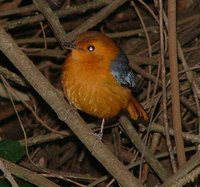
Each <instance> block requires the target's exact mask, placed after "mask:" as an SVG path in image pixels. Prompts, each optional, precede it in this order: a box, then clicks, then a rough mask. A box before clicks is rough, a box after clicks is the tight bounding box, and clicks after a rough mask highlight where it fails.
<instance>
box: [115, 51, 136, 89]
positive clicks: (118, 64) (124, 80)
mask: <svg viewBox="0 0 200 187" xmlns="http://www.w3.org/2000/svg"><path fill="white" fill-rule="evenodd" d="M111 72H112V75H113V76H114V77H115V78H116V79H117V81H118V82H119V83H120V84H123V85H126V86H128V87H134V86H135V75H134V73H133V70H132V69H131V68H130V66H129V65H128V58H127V57H126V55H125V54H124V52H123V51H121V52H120V53H119V55H118V56H117V58H116V59H115V60H114V61H113V62H111Z"/></svg>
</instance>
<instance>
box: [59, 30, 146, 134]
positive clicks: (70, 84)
mask: <svg viewBox="0 0 200 187" xmlns="http://www.w3.org/2000/svg"><path fill="white" fill-rule="evenodd" d="M65 47H66V48H68V49H70V50H71V52H70V54H69V55H68V57H67V58H66V60H65V63H64V65H63V67H62V71H61V84H62V87H63V91H64V95H65V97H66V98H67V99H68V101H69V102H70V103H71V104H72V105H73V106H74V107H75V108H77V109H79V110H81V111H83V112H85V113H87V114H90V115H92V116H94V117H97V118H100V119H102V125H101V126H102V128H101V132H102V131H103V125H104V123H105V120H106V119H110V118H113V117H115V116H117V115H118V114H119V113H120V112H121V111H124V110H126V111H128V113H129V114H130V117H131V118H132V119H133V120H137V119H139V118H141V119H143V120H145V121H148V120H149V116H148V114H147V112H146V111H145V110H144V108H143V107H142V105H141V104H140V103H139V102H138V100H137V99H136V98H135V97H134V96H133V94H132V89H134V87H135V86H136V82H135V74H134V72H133V70H132V69H131V67H130V66H129V60H128V58H127V56H126V54H125V53H124V52H123V50H122V49H121V48H120V47H119V46H118V45H117V44H116V43H115V42H114V41H113V40H112V39H111V38H109V37H108V36H106V35H105V34H103V33H101V32H98V31H87V32H84V33H82V34H80V35H78V36H77V38H76V39H75V40H74V41H72V42H66V43H65Z"/></svg>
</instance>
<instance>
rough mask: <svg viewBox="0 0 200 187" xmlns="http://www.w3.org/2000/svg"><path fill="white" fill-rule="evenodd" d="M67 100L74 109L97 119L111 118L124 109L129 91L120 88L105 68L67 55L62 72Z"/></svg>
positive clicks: (127, 101)
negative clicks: (75, 59)
mask: <svg viewBox="0 0 200 187" xmlns="http://www.w3.org/2000/svg"><path fill="white" fill-rule="evenodd" d="M61 79H62V85H63V88H64V93H65V95H66V97H67V98H68V100H69V101H70V102H71V103H72V104H73V105H74V106H75V107H76V108H78V109H80V110H82V111H84V112H86V113H88V114H91V115H93V116H96V117H99V118H111V117H114V116H115V115H117V114H118V113H119V112H120V111H121V110H122V109H125V108H127V105H128V103H129V100H130V97H131V91H130V90H129V89H128V88H125V87H122V86H121V85H120V84H119V83H118V82H117V81H116V80H115V78H114V77H113V75H112V74H111V72H110V70H109V68H106V67H105V68H102V67H98V66H95V65H94V62H93V64H90V63H87V66H86V64H85V63H83V61H81V62H79V61H74V60H72V59H71V57H68V59H67V60H66V63H65V65H64V66H63V72H62V76H61Z"/></svg>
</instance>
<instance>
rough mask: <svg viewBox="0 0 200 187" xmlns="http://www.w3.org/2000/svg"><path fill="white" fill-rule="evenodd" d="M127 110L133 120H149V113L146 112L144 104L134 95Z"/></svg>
mask: <svg viewBox="0 0 200 187" xmlns="http://www.w3.org/2000/svg"><path fill="white" fill-rule="evenodd" d="M127 110H128V112H129V114H130V116H131V118H132V119H133V120H137V119H138V118H142V119H144V120H145V121H148V120H149V115H148V114H147V113H146V111H145V110H144V108H143V107H142V105H141V104H140V103H139V102H138V101H137V99H135V98H134V97H133V96H132V97H131V99H130V102H129V105H128V107H127Z"/></svg>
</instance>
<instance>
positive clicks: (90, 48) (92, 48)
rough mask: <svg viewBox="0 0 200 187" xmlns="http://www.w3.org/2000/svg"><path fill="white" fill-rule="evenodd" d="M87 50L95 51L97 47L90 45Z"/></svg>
mask: <svg viewBox="0 0 200 187" xmlns="http://www.w3.org/2000/svg"><path fill="white" fill-rule="evenodd" d="M87 49H88V51H94V50H95V47H94V46H93V45H89V46H88V48H87Z"/></svg>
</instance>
